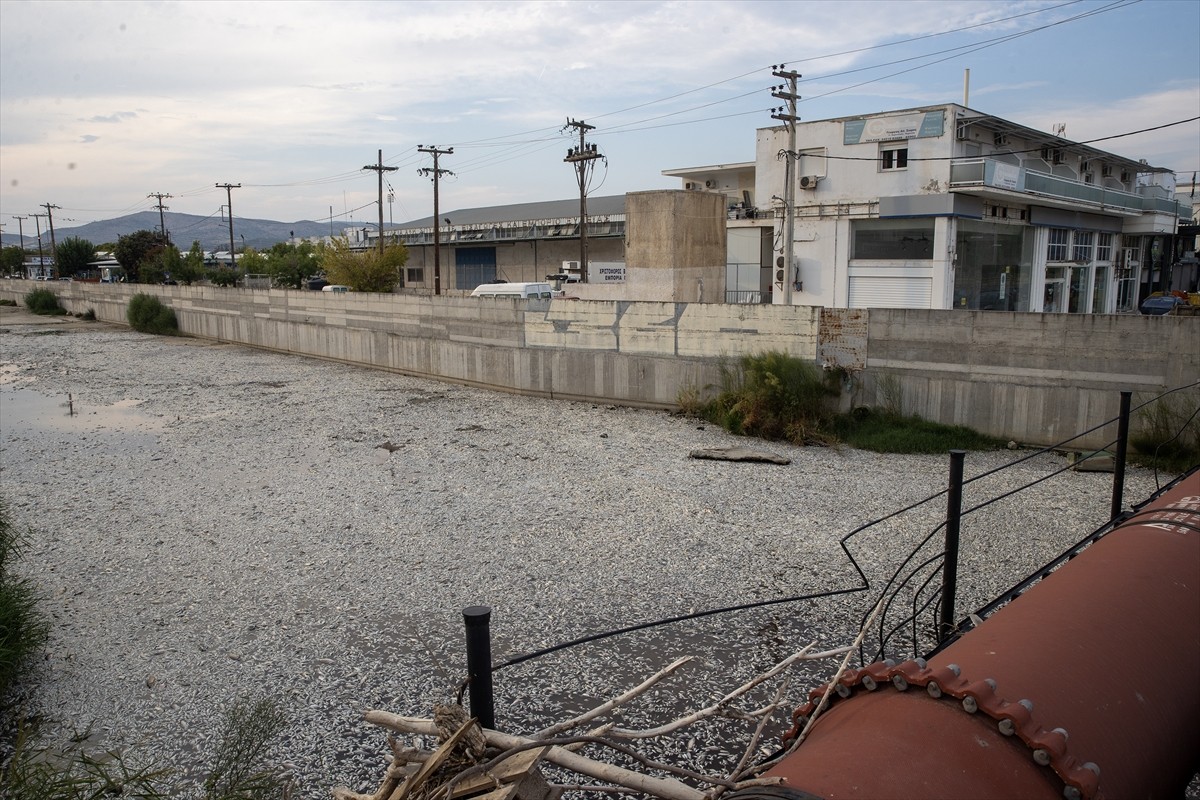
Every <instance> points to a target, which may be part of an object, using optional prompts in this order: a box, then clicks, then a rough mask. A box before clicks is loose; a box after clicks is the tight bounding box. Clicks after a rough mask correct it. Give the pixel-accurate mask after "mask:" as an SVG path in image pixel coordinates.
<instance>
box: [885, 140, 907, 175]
mask: <svg viewBox="0 0 1200 800" xmlns="http://www.w3.org/2000/svg"><path fill="white" fill-rule="evenodd" d="M879 169H880V170H881V171H882V172H888V171H890V170H898V169H908V142H904V143H902V144H894V143H893V144H883V145H880V146H879Z"/></svg>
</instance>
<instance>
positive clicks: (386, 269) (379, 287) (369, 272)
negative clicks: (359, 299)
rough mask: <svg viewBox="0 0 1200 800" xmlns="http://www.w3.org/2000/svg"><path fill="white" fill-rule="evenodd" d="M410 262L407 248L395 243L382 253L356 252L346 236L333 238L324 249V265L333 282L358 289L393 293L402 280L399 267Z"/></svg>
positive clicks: (373, 249) (375, 251)
mask: <svg viewBox="0 0 1200 800" xmlns="http://www.w3.org/2000/svg"><path fill="white" fill-rule="evenodd" d="M407 263H408V248H407V247H405V246H404V245H403V244H394V245H391V246H390V247H388V248H386V249H385V250H384V251H383V254H382V255H381V254H380V253H379V250H378V249H375V248H372V249H370V250H363V251H354V250H351V249H350V242H349V241H348V240H347V239H345V238H338V239H334V240H333V243H332V244H331V245H330V246H329V247H326V248H324V249H323V250H322V251H321V268H322V269H323V270H324V271H325V276H326V277H327V278H329V280H330V281H332V282H333V283H340V284H343V285H345V286H349V287H350V288H351V289H353V290H354V291H356V292H390V291H392V289H394V288H395V287H396V284H397V283H399V282H400V270H402V269H403V268H404V265H405V264H407Z"/></svg>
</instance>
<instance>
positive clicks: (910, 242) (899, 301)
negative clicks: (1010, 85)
mask: <svg viewBox="0 0 1200 800" xmlns="http://www.w3.org/2000/svg"><path fill="white" fill-rule="evenodd" d="M796 138H797V150H796V152H795V154H794V155H793V156H792V157H791V158H790V159H789V157H788V150H787V141H788V131H787V128H786V127H784V126H780V127H772V128H764V129H761V130H759V131H758V133H757V141H756V153H755V156H756V157H755V161H754V162H753V164H752V165H751V164H749V163H741V164H733V165H717V166H712V167H697V168H690V169H682V170H670V171H667V172H664V174H665V175H669V176H673V177H678V178H680V179H681V180H682V181H683V184H684V188H691V190H693V191H710V192H720V193H722V194H723V195H724V196H725V197H726V199H727V203H728V220H727V225H728V226H729V228H730V232H729V254H728V259H727V275H726V288H727V292H728V296H729V299H730V301H731V302H791V303H792V304H795V305H816V306H827V307H835V308H872V307H879V308H929V309H949V308H962V309H998V310H1009V311H1035V312H1069V313H1114V312H1131V311H1136V310H1137V306H1138V303H1139V300H1140V299H1141V298H1144V297H1145V296H1146V295H1148V294H1149V293H1151V292H1152V291H1163V290H1170V289H1171V288H1172V287H1171V286H1170V285H1169V284H1170V278H1169V273H1170V266H1171V264H1172V263H1173V259H1174V258H1175V255H1174V253H1175V249H1176V248H1175V245H1176V242H1175V235H1176V232H1177V229H1178V225H1179V223H1180V221H1181V219H1182V220H1184V221H1187V220H1188V219H1190V217H1191V215H1192V211H1191V208H1190V206H1188V205H1187V204H1184V203H1181V202H1179V201H1177V199H1176V197H1175V181H1174V174H1173V173H1171V172H1170V171H1169V170H1167V169H1164V168H1161V167H1154V166H1151V165H1149V164H1147V163H1145V162H1144V161H1138V160H1134V159H1130V158H1126V157H1124V156H1119V155H1116V154H1114V153H1109V152H1106V151H1102V150H1099V149H1096V148H1094V147H1091V146H1089V145H1086V144H1081V143H1076V142H1071V141H1069V140H1067V139H1064V138H1062V137H1061V136H1056V135H1053V134H1049V133H1044V132H1041V131H1037V130H1034V129H1031V128H1026V127H1024V126H1021V125H1017V124H1015V123H1012V122H1009V121H1006V120H1003V119H1000V118H998V117H993V116H989V115H986V114H982V113H980V112H977V111H973V110H971V109H969V108H966V107H964V106H961V105H957V104H945V105H939V106H930V107H924V108H914V109H906V110H902V111H895V112H888V113H880V114H873V115H869V116H861V117H847V118H842V119H831V120H821V121H816V122H806V123H798V124H797V137H796ZM789 161H790V162H791V164H790V167H791V169H790V170H789ZM751 172H752V175H753V178H752V181H751V177H750V175H751ZM789 172H790V174H791V176H793V178H794V180H795V189H794V197H795V199H794V203H793V207H792V209H790V212H791V213H792V214H794V241H793V242H792V243H791V244H792V246H791V248H790V252H789V248H788V247H786V246H785V243H784V241H783V239H784V236H783V232H784V230H785V229H786V226H785V225H784V220H785V218H786V215H787V214H788V213H789V209H788V208H787V203H786V198H787V192H786V178H785V175H787V174H789ZM751 182H752V184H753V188H752V189H750V188H748V187H749V185H750V184H751ZM756 253H757V259H756V258H755V256H756ZM756 261H757V264H756ZM756 266H757V270H756V269H755V267H756ZM756 273H757V274H756Z"/></svg>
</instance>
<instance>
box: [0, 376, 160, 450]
mask: <svg viewBox="0 0 1200 800" xmlns="http://www.w3.org/2000/svg"><path fill="white" fill-rule="evenodd" d="M138 405H139V401H137V400H121V401H120V402H117V403H113V404H112V405H108V406H94V405H89V404H84V403H81V402H80V401H79V399H78V398H73V399H70V398H68V396H67V395H61V396H57V397H50V396H47V395H44V394H42V393H41V392H35V391H34V390H32V389H18V388H15V387H12V386H5V385H3V384H0V428H3V429H4V431H5V432H6V433H8V434H12V433H14V432H17V431H27V432H45V433H95V432H101V431H104V432H109V433H121V434H132V435H135V436H138V437H139V438H142V437H144V438H147V439H151V440H152V439H153V438H154V434H156V433H158V432H159V431H161V430H162V429H163V421H162V420H161V419H158V418H157V417H151V416H148V415H147V414H144V413H142V412H141V411H140V410H139V409H138Z"/></svg>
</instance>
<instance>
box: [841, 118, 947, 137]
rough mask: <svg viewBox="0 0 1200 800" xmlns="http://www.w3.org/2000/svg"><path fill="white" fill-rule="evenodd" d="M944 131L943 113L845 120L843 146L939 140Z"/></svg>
mask: <svg viewBox="0 0 1200 800" xmlns="http://www.w3.org/2000/svg"><path fill="white" fill-rule="evenodd" d="M945 130H946V117H945V112H943V111H940V110H939V111H926V112H925V113H924V114H897V115H896V116H892V117H873V118H871V119H852V120H847V121H846V122H845V123H843V125H842V143H843V144H865V143H867V142H891V141H895V140H897V139H924V138H927V137H931V136H941V135H942V134H943V133H944V132H945Z"/></svg>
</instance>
